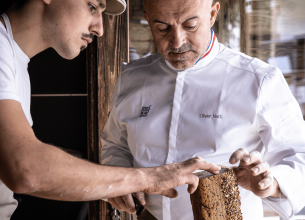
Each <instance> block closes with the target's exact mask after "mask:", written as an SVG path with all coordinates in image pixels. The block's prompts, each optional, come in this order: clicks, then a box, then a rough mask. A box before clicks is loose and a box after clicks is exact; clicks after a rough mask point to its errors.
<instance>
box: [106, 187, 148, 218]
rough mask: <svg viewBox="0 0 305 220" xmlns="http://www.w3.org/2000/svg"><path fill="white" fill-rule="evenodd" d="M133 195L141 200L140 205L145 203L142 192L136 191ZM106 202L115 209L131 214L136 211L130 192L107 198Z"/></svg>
mask: <svg viewBox="0 0 305 220" xmlns="http://www.w3.org/2000/svg"><path fill="white" fill-rule="evenodd" d="M133 195H134V196H135V197H136V198H137V199H138V200H139V201H140V202H141V204H142V205H145V204H146V201H145V194H144V193H143V192H137V193H134V194H133ZM108 202H109V203H110V204H111V205H112V206H113V207H114V208H115V209H117V210H120V211H125V212H128V213H131V214H134V213H136V209H135V203H134V201H133V198H132V195H131V194H127V195H124V196H119V197H116V198H112V199H108Z"/></svg>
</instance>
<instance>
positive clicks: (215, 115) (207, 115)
mask: <svg viewBox="0 0 305 220" xmlns="http://www.w3.org/2000/svg"><path fill="white" fill-rule="evenodd" d="M199 118H216V119H217V118H220V119H222V115H217V114H213V115H210V114H200V115H199Z"/></svg>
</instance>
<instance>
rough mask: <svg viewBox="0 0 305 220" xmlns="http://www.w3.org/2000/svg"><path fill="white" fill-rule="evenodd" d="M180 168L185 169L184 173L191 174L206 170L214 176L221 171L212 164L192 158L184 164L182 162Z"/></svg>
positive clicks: (199, 158)
mask: <svg viewBox="0 0 305 220" xmlns="http://www.w3.org/2000/svg"><path fill="white" fill-rule="evenodd" d="M182 166H183V167H184V168H186V170H185V171H186V172H190V173H193V172H195V171H197V170H199V169H200V170H207V171H209V172H211V173H214V174H218V173H219V171H220V170H221V167H220V166H218V165H216V164H213V163H209V162H207V161H205V160H203V159H202V158H201V157H194V158H192V159H189V160H187V161H185V162H182Z"/></svg>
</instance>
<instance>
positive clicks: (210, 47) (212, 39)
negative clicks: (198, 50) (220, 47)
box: [195, 28, 216, 65]
mask: <svg viewBox="0 0 305 220" xmlns="http://www.w3.org/2000/svg"><path fill="white" fill-rule="evenodd" d="M215 39H216V35H215V34H214V31H213V29H212V28H211V40H210V44H209V47H208V49H207V50H206V52H205V54H204V55H203V56H202V57H201V58H199V59H198V60H197V62H196V63H195V65H196V64H197V63H198V62H199V61H200V60H202V59H203V58H205V57H206V56H207V55H209V53H210V52H211V51H212V49H213V46H214V42H215Z"/></svg>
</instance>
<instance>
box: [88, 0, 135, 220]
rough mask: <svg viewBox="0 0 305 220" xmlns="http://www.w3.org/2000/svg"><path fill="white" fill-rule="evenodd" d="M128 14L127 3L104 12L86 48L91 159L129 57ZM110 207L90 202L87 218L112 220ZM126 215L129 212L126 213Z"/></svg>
mask: <svg viewBox="0 0 305 220" xmlns="http://www.w3.org/2000/svg"><path fill="white" fill-rule="evenodd" d="M127 5H128V0H127ZM128 15H129V13H128V7H127V10H126V11H125V12H124V13H123V14H122V15H120V16H109V15H105V14H104V15H103V23H104V35H103V37H101V38H97V39H95V40H94V42H93V43H92V44H91V45H89V46H88V48H87V76H88V77H87V85H88V88H87V90H88V159H89V160H90V161H93V162H95V163H101V158H100V151H101V148H102V145H101V140H100V137H101V134H102V132H103V128H104V126H105V123H106V121H107V119H108V116H109V103H110V99H111V96H112V92H113V88H114V85H115V82H116V79H117V76H118V75H119V72H120V67H121V64H122V63H123V62H128V61H129V60H128V57H129V41H128V37H129V31H128V30H129V25H128V24H129V22H128V21H129V16H128ZM109 209H110V205H109V204H108V203H106V202H102V201H94V202H90V203H89V218H88V219H89V220H110V219H111V217H110V210H109ZM123 216H127V217H128V216H130V215H128V214H126V213H124V214H123ZM127 219H129V218H125V217H123V218H122V220H127Z"/></svg>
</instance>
